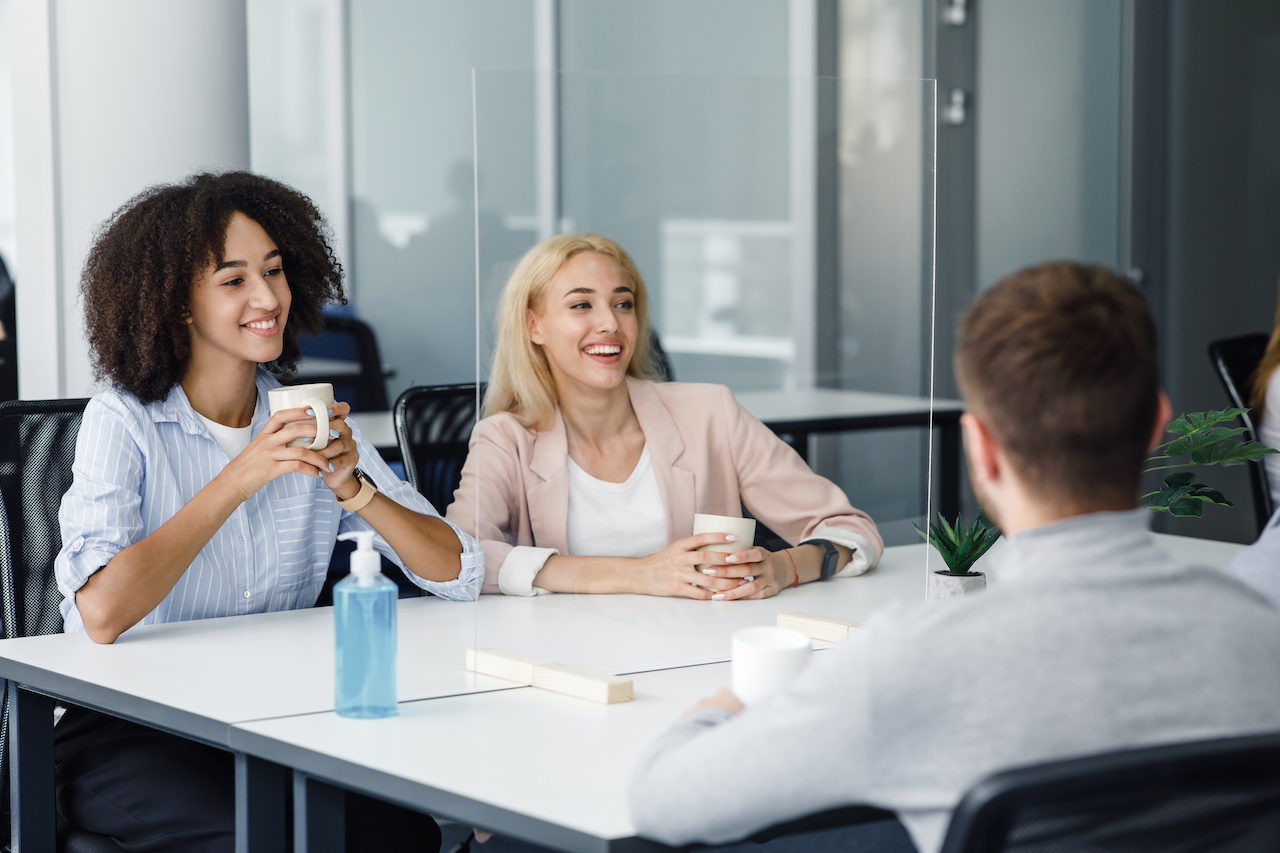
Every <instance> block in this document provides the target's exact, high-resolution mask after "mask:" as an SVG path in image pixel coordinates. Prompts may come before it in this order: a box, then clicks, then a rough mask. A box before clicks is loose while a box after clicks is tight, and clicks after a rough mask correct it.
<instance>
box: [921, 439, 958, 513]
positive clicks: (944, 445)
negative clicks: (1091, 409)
mask: <svg viewBox="0 0 1280 853" xmlns="http://www.w3.org/2000/svg"><path fill="white" fill-rule="evenodd" d="M938 449H939V459H938V464H939V466H940V468H941V470H940V471H939V489H938V491H939V495H938V511H939V512H941V513H942V517H943V518H945V519H947V521H949V522H954V521H955V520H956V516H958V515H959V514H960V463H961V453H960V423H959V421H955V422H948V423H944V424H941V425H940V429H939V436H938ZM930 521H931V519H927V520H926V523H928V522H930Z"/></svg>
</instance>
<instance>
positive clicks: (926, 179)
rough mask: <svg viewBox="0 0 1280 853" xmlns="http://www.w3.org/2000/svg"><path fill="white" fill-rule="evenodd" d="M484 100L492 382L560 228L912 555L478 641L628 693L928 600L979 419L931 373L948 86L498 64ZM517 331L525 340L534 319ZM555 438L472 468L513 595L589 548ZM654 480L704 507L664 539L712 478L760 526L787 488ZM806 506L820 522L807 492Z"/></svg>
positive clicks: (480, 208) (485, 273)
mask: <svg viewBox="0 0 1280 853" xmlns="http://www.w3.org/2000/svg"><path fill="white" fill-rule="evenodd" d="M473 82H474V93H473V97H474V101H473V107H474V118H473V121H474V133H475V142H474V145H475V148H474V154H475V156H474V163H475V173H474V176H473V192H474V194H475V198H474V210H475V238H476V243H475V257H476V292H475V301H476V317H477V330H476V343H477V354H476V358H477V367H478V373H479V375H480V376H481V377H488V376H490V371H491V369H492V367H493V364H494V356H495V348H496V342H497V336H498V328H497V325H496V318H497V317H498V310H499V302H500V299H501V296H502V293H503V290H504V287H505V286H506V285H507V283H508V280H509V279H510V277H511V274H512V271H513V270H514V269H515V268H516V265H517V264H518V263H519V262H520V260H521V258H522V257H524V255H525V253H526V252H528V251H529V250H530V249H532V248H533V247H535V246H536V245H538V244H539V243H540V242H542V241H543V240H545V239H547V238H549V237H551V236H553V235H557V234H580V233H586V232H590V233H594V234H600V235H603V236H606V237H608V238H610V239H611V240H613V241H616V242H617V243H618V244H619V245H621V246H622V247H623V248H624V249H625V250H626V251H627V252H628V253H629V254H630V256H631V257H632V258H633V259H634V261H635V263H636V266H637V268H638V270H639V272H640V275H641V277H642V278H643V281H644V284H645V288H646V290H647V301H648V314H649V319H650V324H651V326H652V329H653V332H654V333H655V336H656V340H657V341H658V342H660V346H661V350H662V351H663V352H664V353H665V356H666V362H667V365H668V366H669V369H670V372H671V374H672V376H673V378H674V380H675V381H678V382H682V383H712V384H715V385H724V386H728V388H729V389H730V390H731V391H732V392H733V395H734V396H735V398H736V399H737V401H738V403H740V404H741V405H742V407H743V408H745V409H746V411H747V412H749V413H750V414H751V415H753V416H754V417H756V418H757V419H759V420H760V421H762V422H763V423H764V424H765V425H767V426H769V427H770V428H771V429H772V430H773V431H774V432H775V433H776V434H777V435H778V436H779V438H781V440H782V441H785V442H787V443H788V444H790V445H791V446H792V448H793V449H794V450H795V451H796V452H798V453H799V454H800V455H801V456H802V457H803V458H804V459H805V460H806V461H807V462H808V464H809V465H810V466H811V467H812V468H813V470H814V471H815V472H816V473H818V474H820V475H821V476H823V477H826V478H828V479H829V480H831V481H833V482H834V483H835V484H836V485H837V486H839V487H840V488H841V489H843V490H844V492H845V493H846V494H847V495H848V498H849V502H850V503H851V504H852V505H853V506H854V507H858V508H860V509H861V510H863V511H865V512H867V513H869V514H870V515H871V517H872V518H873V519H874V520H875V522H876V525H877V527H878V529H879V531H880V533H881V534H882V535H883V536H884V538H885V540H886V545H888V546H890V549H889V551H887V552H886V556H885V558H884V560H883V561H882V563H881V566H880V567H879V568H877V569H875V570H872V571H870V572H868V573H866V574H865V575H861V576H857V577H845V576H841V577H838V578H835V579H832V580H830V581H827V582H826V583H814V584H806V585H805V586H804V587H802V588H801V589H798V590H797V589H791V588H784V589H782V591H781V592H780V593H779V594H778V595H777V596H776V597H773V598H770V599H765V600H762V601H741V602H740V601H701V600H695V599H692V598H687V597H680V596H669V595H666V596H664V595H657V594H654V595H640V596H637V595H627V594H622V595H591V594H550V595H539V596H536V597H532V598H521V597H518V596H514V595H506V596H502V597H501V598H499V596H486V600H485V601H484V602H482V604H481V607H480V608H479V613H480V617H479V620H478V622H477V626H476V645H477V646H478V647H499V648H509V649H511V650H513V651H517V652H520V653H523V654H529V655H534V656H536V657H540V658H545V659H551V660H556V661H559V662H561V663H566V664H571V665H576V666H583V667H587V668H590V669H593V670H596V671H600V672H605V673H610V674H621V673H629V672H639V671H643V670H646V669H655V668H665V667H672V666H682V665H691V664H697V663H707V662H711V661H714V660H727V659H728V650H729V639H728V638H729V634H730V633H731V632H732V629H733V628H736V627H740V626H746V625H752V624H773V623H774V621H775V620H776V616H777V613H778V612H781V611H793V610H800V611H806V612H811V613H816V614H818V615H824V616H830V617H837V618H844V619H850V620H853V621H862V620H864V619H865V618H866V617H867V615H869V608H872V607H873V606H874V605H877V604H879V603H882V602H884V601H887V600H889V599H891V598H895V597H915V598H919V597H922V596H924V595H925V589H926V577H927V570H928V568H929V562H930V557H929V551H930V550H931V549H927V548H925V547H924V546H923V541H922V540H921V538H920V536H919V535H918V534H917V533H916V531H915V529H914V527H915V526H916V525H919V526H921V527H924V526H925V522H926V519H927V518H930V517H932V516H933V515H935V514H936V512H937V509H938V508H939V507H943V508H945V509H946V510H947V511H948V512H949V513H952V514H953V515H954V512H955V511H956V509H957V501H958V493H959V482H960V480H959V469H960V465H961V462H960V459H959V458H958V455H957V452H958V448H959V444H958V426H956V425H955V424H956V421H957V418H958V409H957V407H956V406H955V405H954V404H953V403H952V402H951V401H935V400H934V399H933V365H934V361H935V358H938V359H941V358H949V357H950V354H949V353H938V354H935V353H934V350H933V339H934V322H935V319H934V316H933V308H934V195H935V194H934V183H935V127H936V122H935V101H936V98H935V83H934V81H932V80H880V79H877V80H869V79H854V78H796V77H739V76H690V75H676V74H670V75H658V74H605V73H570V72H560V73H552V72H525V71H500V70H486V69H477V70H476V71H475V72H474V78H473ZM514 326H515V327H516V328H517V330H516V332H515V333H514V334H515V335H517V336H518V337H519V344H520V346H524V340H525V337H524V336H526V335H527V334H528V332H527V326H526V325H524V324H521V323H516V324H514ZM569 349H570V350H571V351H573V352H577V349H576V348H575V347H570V348H569ZM535 352H536V348H535ZM628 354H629V353H628ZM481 381H484V380H483V379H482V380H481ZM706 393H707V395H712V394H714V392H713V391H711V390H708V391H707V392H706ZM496 402H497V400H496V398H494V400H492V401H491V410H490V414H492V406H493V405H494V404H496ZM935 404H936V405H935ZM931 424H932V428H930V425H931ZM545 427H546V425H544V428H543V430H542V431H539V430H538V429H533V428H531V429H530V431H529V432H528V433H526V436H525V438H524V439H523V442H524V444H523V445H522V447H520V448H517V446H516V444H518V443H519V442H514V443H513V442H511V441H508V440H506V439H503V440H502V441H499V442H498V443H497V444H494V445H486V447H485V448H484V453H485V454H486V456H482V457H480V458H478V459H477V460H476V462H477V463H478V464H477V466H476V469H477V471H478V472H479V477H478V478H477V488H476V494H475V495H474V496H473V497H474V500H475V502H476V503H475V514H476V518H477V521H478V527H479V529H480V530H481V531H482V536H484V535H485V534H484V533H483V531H486V530H487V531H488V535H489V536H491V537H494V540H495V541H498V542H505V543H506V544H509V545H514V546H516V548H515V549H514V550H512V551H511V552H510V554H508V555H507V556H506V561H512V560H517V561H519V562H518V563H516V562H511V563H510V565H509V566H508V563H507V562H505V561H504V563H503V564H502V566H493V565H490V566H489V567H488V575H489V577H490V578H497V576H498V575H499V574H501V575H502V577H503V581H504V583H506V582H507V581H508V580H510V582H511V585H512V586H521V585H523V586H528V580H527V578H528V577H529V576H533V570H532V569H530V568H529V565H530V561H533V564H534V565H536V562H537V560H538V559H540V556H539V555H537V553H536V552H534V551H532V550H531V549H530V546H536V547H539V548H548V547H551V548H556V549H558V550H559V551H560V554H561V555H568V554H570V553H571V552H572V551H573V543H574V542H575V541H578V540H579V536H578V535H577V534H579V533H580V531H574V530H571V529H566V527H567V526H568V525H566V520H569V524H572V523H573V520H574V519H577V518H579V517H580V513H578V512H577V511H573V512H571V511H570V509H569V508H568V507H567V500H568V482H569V471H568V468H567V461H568V460H567V459H566V458H565V456H566V453H567V450H566V444H565V439H564V438H563V437H560V438H557V437H556V436H555V430H551V431H547V430H546V428H545ZM507 432H510V430H509V429H508V430H507ZM493 434H494V435H498V434H499V431H497V430H495V431H494V433H493ZM561 435H563V433H561ZM647 438H648V437H647ZM944 439H945V440H944ZM735 440H737V436H734V435H726V436H718V437H716V438H715V441H716V442H726V443H727V444H728V445H729V446H730V447H731V448H732V445H733V443H734V442H735ZM699 441H701V437H692V436H691V437H690V440H689V441H688V442H686V443H687V444H691V445H692V444H696V443H697V442H699ZM944 445H945V446H946V450H947V452H943V450H944ZM732 453H733V451H732V450H731V455H732ZM552 457H554V458H552ZM650 458H651V460H652V459H653V455H652V454H651V456H650ZM654 464H655V465H659V464H665V465H671V467H674V468H679V469H681V470H679V471H665V472H659V471H655V478H656V480H657V481H658V483H659V485H660V492H662V498H663V502H664V508H665V506H666V505H667V504H668V502H673V503H674V504H675V505H679V506H682V507H683V506H687V507H689V508H690V509H689V513H688V515H689V517H688V518H683V517H681V518H679V519H674V520H673V521H672V522H671V523H672V524H675V525H676V527H677V529H676V530H674V531H673V530H667V531H666V532H667V538H668V541H669V540H670V539H672V538H680V537H683V536H687V535H690V534H691V532H692V522H693V519H692V514H693V512H695V511H697V510H699V509H702V508H703V507H699V506H698V501H699V500H703V499H705V495H706V494H707V488H708V486H707V483H708V482H711V481H712V480H713V479H714V480H717V481H722V482H723V481H728V482H739V481H740V482H741V483H742V484H744V485H743V491H744V492H746V494H744V495H743V503H744V504H745V508H747V509H750V506H751V504H752V503H753V500H755V499H758V498H759V497H760V496H761V495H763V494H765V492H767V491H768V485H767V484H768V475H769V470H768V468H767V467H765V466H762V465H761V464H759V461H758V460H753V459H750V458H742V457H740V456H734V457H733V464H734V465H735V466H736V470H735V471H733V472H723V471H720V472H715V471H704V470H700V469H699V464H698V461H697V460H694V459H690V458H682V459H678V460H676V462H675V463H674V464H672V463H670V462H661V461H656V460H655V461H654ZM944 464H945V467H946V469H945V470H943V466H944ZM757 478H760V479H758V480H757ZM614 479H616V477H615V478H614ZM757 483H760V484H763V486H757ZM943 486H945V490H946V494H945V495H944V494H940V490H941V489H942V487H943ZM757 488H760V489H761V491H758V492H756V493H755V494H754V495H753V494H751V491H752V489H757ZM776 497H777V496H776V495H770V496H769V498H770V499H767V500H759V504H760V506H762V507H770V506H774V505H775V500H776ZM786 497H788V498H793V499H794V502H795V504H796V505H797V506H798V507H800V508H801V509H800V510H799V513H800V514H801V515H802V514H803V513H804V510H803V504H804V501H805V499H806V492H805V490H804V489H803V488H796V489H795V493H794V495H788V496H786ZM575 510H576V508H575ZM772 511H773V512H775V513H777V512H780V510H776V509H775V510H772ZM486 514H487V515H488V517H487V518H486V517H483V516H484V515H486ZM771 521H773V522H774V523H775V524H776V525H777V526H778V527H787V528H788V530H791V531H794V530H795V529H796V521H795V517H794V516H789V515H788V516H783V515H779V516H777V517H776V518H771V517H768V516H767V514H766V512H764V511H762V512H761V517H760V518H758V519H757V522H758V524H757V530H758V537H757V540H758V541H760V540H761V539H764V540H766V542H767V543H768V544H769V545H772V546H773V548H778V547H782V544H783V542H782V541H781V540H782V537H778V536H776V534H775V538H773V539H769V538H768V532H772V531H768V532H766V531H764V528H765V527H768V526H770V522H771ZM762 533H763V534H765V535H764V536H761V535H759V534H762ZM530 534H532V536H533V537H534V539H533V541H531V540H530V539H529V536H530ZM635 538H636V541H629V537H628V535H627V534H626V533H620V534H619V535H618V537H617V543H616V548H614V549H612V550H613V552H614V553H611V554H606V555H598V554H574V555H573V556H609V557H615V556H618V555H627V556H641V554H640V553H639V551H645V549H646V548H649V547H650V546H645V545H644V544H643V541H640V540H642V539H643V536H642V535H641V534H640V532H639V531H637V535H636V537H635ZM797 538H798V537H797V536H796V535H794V533H793V535H792V536H791V540H794V539H797ZM791 540H786V541H785V544H789V545H792V546H794V545H796V544H798V543H797V542H796V541H791ZM902 546H907V547H905V548H904V547H902ZM637 549H639V551H637ZM491 556H492V553H491ZM933 563H934V564H935V567H936V564H937V558H936V556H935V557H934V558H933ZM613 565H614V567H615V569H616V570H618V571H628V570H630V569H629V567H628V565H627V564H623V563H622V562H621V561H617V562H613ZM520 566H523V567H524V568H523V569H522V570H521V571H519V572H516V571H512V572H511V573H510V574H507V573H506V572H505V570H506V569H507V568H509V567H517V568H518V567H520ZM520 577H524V578H525V580H524V581H517V580H516V579H517V578H520ZM788 580H790V577H788ZM536 583H537V581H536V578H535V581H534V584H535V589H534V591H536ZM599 583H600V584H602V585H603V586H604V587H606V588H612V586H610V584H609V583H608V582H607V581H605V580H601V581H599ZM652 591H653V592H655V593H656V592H658V590H656V589H654V590H652Z"/></svg>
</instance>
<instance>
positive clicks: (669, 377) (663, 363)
mask: <svg viewBox="0 0 1280 853" xmlns="http://www.w3.org/2000/svg"><path fill="white" fill-rule="evenodd" d="M649 347H650V352H651V355H652V360H653V370H654V372H655V373H656V374H657V379H658V381H660V382H675V381H676V372H675V371H674V370H672V369H671V361H670V360H669V359H668V358H667V351H666V350H664V349H663V348H662V341H661V339H659V337H658V330H657V329H655V328H653V327H652V326H650V327H649Z"/></svg>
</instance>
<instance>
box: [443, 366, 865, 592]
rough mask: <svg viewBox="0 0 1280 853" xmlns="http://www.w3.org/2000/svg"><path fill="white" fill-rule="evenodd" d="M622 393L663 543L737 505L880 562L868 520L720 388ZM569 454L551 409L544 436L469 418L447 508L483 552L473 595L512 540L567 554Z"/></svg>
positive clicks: (797, 537)
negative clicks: (648, 468) (654, 497)
mask: <svg viewBox="0 0 1280 853" xmlns="http://www.w3.org/2000/svg"><path fill="white" fill-rule="evenodd" d="M627 390H628V391H629V392H630V394H631V406H632V408H633V409H634V410H635V413H636V418H637V419H638V420H639V422H640V428H641V429H642V430H643V431H644V436H645V443H646V445H647V446H648V448H649V456H650V458H651V459H652V460H653V470H654V474H655V475H656V478H657V481H658V490H659V492H661V494H662V501H663V504H664V505H665V508H666V514H667V542H668V544H670V543H671V542H674V541H675V540H677V539H681V538H683V537H686V536H692V535H693V515H694V513H695V512H704V513H714V514H716V515H728V516H740V515H741V514H742V507H743V506H745V507H746V508H747V509H748V510H749V511H750V512H751V514H752V515H753V516H755V517H756V518H758V519H760V520H761V521H762V522H763V523H765V524H766V525H768V526H769V527H770V528H772V529H773V530H774V532H776V533H777V534H778V535H779V536H781V537H783V538H784V539H786V540H787V541H788V542H791V543H793V544H794V543H797V542H800V541H801V540H803V539H805V538H807V537H809V536H812V535H813V534H814V533H815V532H816V531H818V530H819V529H820V528H823V527H835V528H841V529H843V530H847V531H849V532H851V533H855V534H858V535H859V536H861V537H862V538H863V539H865V540H866V541H867V542H868V543H869V544H870V546H871V548H872V549H873V550H874V552H875V553H874V554H867V555H864V556H865V557H866V558H867V560H868V562H867V566H868V567H869V566H874V565H875V564H876V562H877V561H878V560H879V559H880V554H881V553H882V552H883V550H884V543H883V541H882V540H881V539H880V534H879V533H878V532H877V531H876V526H875V522H873V521H872V520H871V517H870V516H868V515H867V514H866V513H865V512H862V511H861V510H858V509H854V508H853V507H852V506H851V505H850V504H849V499H848V498H847V497H846V496H845V494H844V492H842V491H841V490H840V489H839V488H838V487H837V486H836V485H835V484H834V483H832V482H831V481H830V480H828V479H826V478H825V477H820V476H818V475H817V474H815V473H813V472H812V471H811V470H809V467H808V466H807V465H805V463H804V461H803V460H802V459H801V458H800V456H799V454H797V453H796V452H795V451H794V450H792V449H791V448H790V447H788V446H787V444H786V443H785V442H783V441H782V440H781V439H779V438H778V437H777V436H776V435H774V434H773V432H772V431H771V430H770V429H769V428H768V427H766V426H765V425H764V424H762V423H760V421H758V420H756V419H755V418H754V417H753V416H752V415H751V414H750V413H748V412H747V411H746V410H745V409H743V408H742V406H740V405H739V404H738V402H737V401H736V400H734V399H733V394H732V393H730V391H729V389H728V388H725V387H724V386H722V385H702V384H692V383H685V382H663V383H654V382H645V381H642V380H636V379H628V380H627ZM568 460H569V449H568V440H567V437H566V435H565V427H564V419H563V418H562V417H561V416H560V412H559V411H558V410H557V412H556V415H555V422H554V423H553V424H552V425H551V428H550V429H548V430H547V431H545V432H537V431H535V430H532V429H529V428H527V427H524V426H521V425H520V423H519V422H518V421H517V420H516V419H515V418H514V417H513V416H512V415H510V414H505V413H504V414H498V415H493V416H492V417H488V418H485V419H484V420H482V421H480V422H479V423H478V424H476V428H475V430H474V431H473V432H472V435H471V448H470V453H469V454H468V456H467V461H466V464H465V465H464V466H463V468H462V483H461V485H460V486H459V487H458V491H457V492H456V493H455V494H454V500H453V503H452V504H450V505H449V509H448V511H447V512H446V516H447V517H448V519H449V520H450V521H452V522H454V523H455V524H457V525H458V526H459V527H461V528H462V529H463V530H465V531H466V532H468V533H470V534H472V535H473V536H475V537H476V539H477V540H479V541H480V544H481V546H482V547H483V548H484V552H485V580H484V588H483V591H484V592H498V591H499V589H498V573H499V570H500V569H501V566H502V562H503V560H505V559H506V557H507V555H508V554H510V553H511V549H512V548H513V547H515V546H519V545H525V546H537V547H541V548H555V549H556V550H558V551H559V552H560V553H562V554H567V553H569V550H568V543H567V539H568V534H567V529H568V512H569V473H568ZM477 495H478V497H479V513H480V518H479V524H477V520H476V510H477V500H476V498H477Z"/></svg>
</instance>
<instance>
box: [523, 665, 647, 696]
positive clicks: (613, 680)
mask: <svg viewBox="0 0 1280 853" xmlns="http://www.w3.org/2000/svg"><path fill="white" fill-rule="evenodd" d="M533 686H534V687H539V688H541V689H543V690H550V691H553V692H555V693H563V694H565V695H566V696H576V697H578V698H579V699H586V700H587V701H588V702H598V703H599V704H601V705H612V704H614V703H615V702H630V701H631V699H632V698H633V692H632V686H631V679H629V678H622V677H620V676H610V675H601V674H600V673H598V672H593V671H592V670H589V669H583V668H582V667H580V666H569V665H567V664H563V663H544V664H539V665H538V666H536V667H534V670H533Z"/></svg>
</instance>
